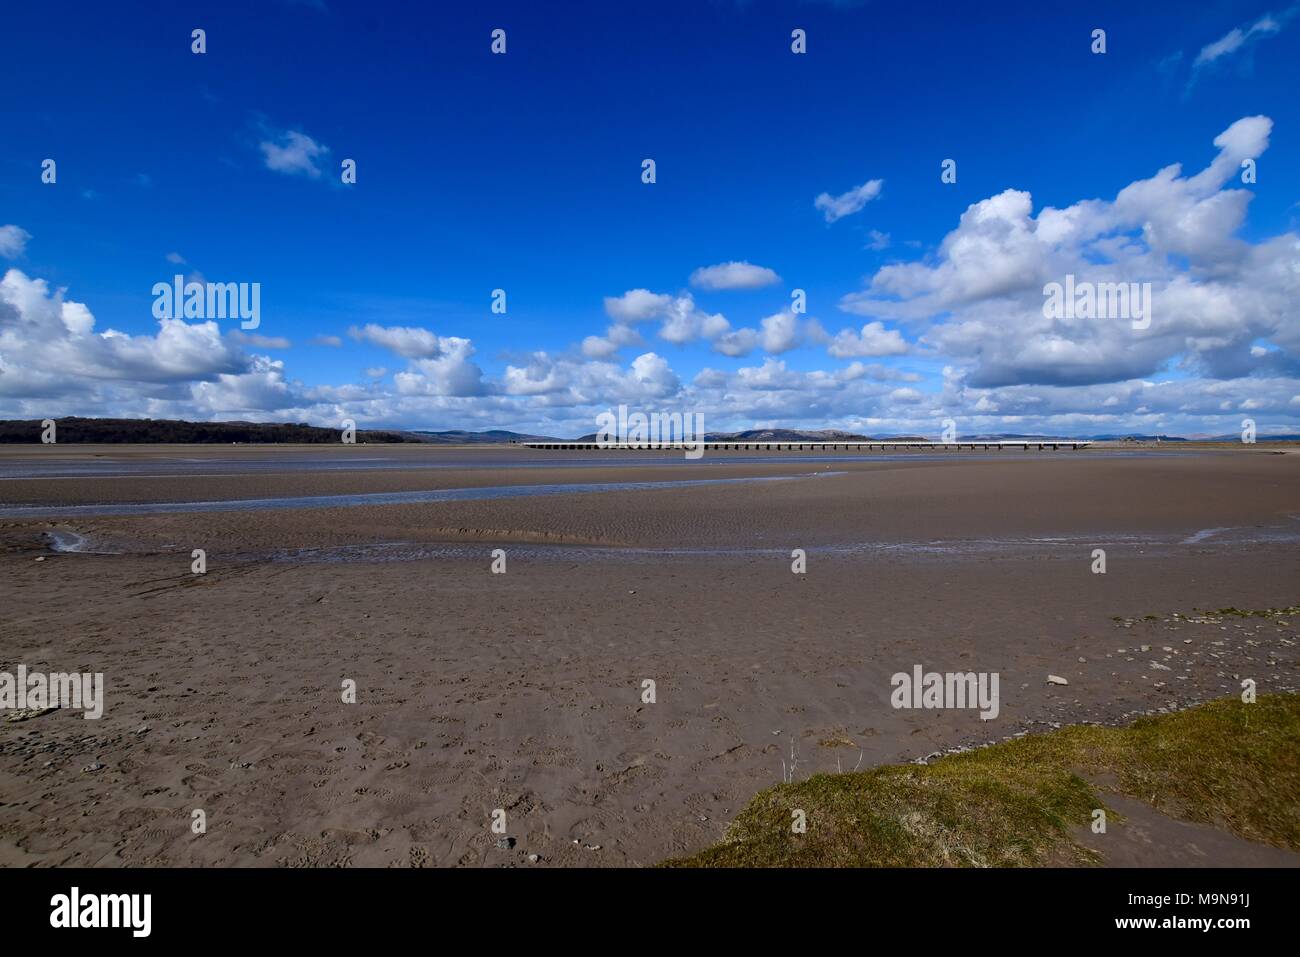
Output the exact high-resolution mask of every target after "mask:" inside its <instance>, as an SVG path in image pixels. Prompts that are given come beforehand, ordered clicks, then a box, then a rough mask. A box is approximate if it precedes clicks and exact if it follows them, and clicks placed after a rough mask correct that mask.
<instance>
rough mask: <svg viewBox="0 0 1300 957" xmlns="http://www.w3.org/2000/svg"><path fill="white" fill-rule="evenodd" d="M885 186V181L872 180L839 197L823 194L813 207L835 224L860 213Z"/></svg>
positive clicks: (814, 201)
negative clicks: (838, 220) (839, 220)
mask: <svg viewBox="0 0 1300 957" xmlns="http://www.w3.org/2000/svg"><path fill="white" fill-rule="evenodd" d="M884 185H885V181H884V180H883V179H872V180H868V181H867V182H865V183H863V184H862V185H861V186H854V187H853V188H852V189H851V190H849V191H848V192H847V193H840V195H838V196H832V195H831V194H830V193H822V194H821V195H820V196H818V197H817V198H816V199H815V200H813V206H814V207H815V208H817V209H819V210H821V211H822V215H824V216H825V217H826V222H828V223H833V222H835V221H836V220H837V219H843V218H844V217H845V216H852V215H853V214H854V213H856V212H859V211H860V210H861V209H862V208H863V207H864V206H866V205H867V203H869V202H871V201H872V200H873V199H875V198H876V197H877V196H879V195H880V188H881V187H882V186H884Z"/></svg>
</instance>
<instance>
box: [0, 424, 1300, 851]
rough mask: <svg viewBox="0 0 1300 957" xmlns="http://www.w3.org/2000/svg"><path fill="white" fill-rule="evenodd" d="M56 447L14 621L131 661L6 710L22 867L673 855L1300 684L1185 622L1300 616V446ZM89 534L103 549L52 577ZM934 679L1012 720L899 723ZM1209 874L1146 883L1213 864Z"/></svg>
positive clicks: (1298, 660)
mask: <svg viewBox="0 0 1300 957" xmlns="http://www.w3.org/2000/svg"><path fill="white" fill-rule="evenodd" d="M48 451H53V450H52V449H30V448H28V449H24V450H22V451H21V452H13V453H11V452H10V450H7V449H5V450H0V582H2V583H3V589H4V594H5V595H6V596H17V599H16V600H11V601H9V602H6V605H5V611H4V614H3V619H2V620H0V670H10V671H12V670H13V669H14V668H15V667H16V666H17V664H18V663H20V662H21V663H23V664H26V665H27V666H28V668H29V669H32V670H77V671H102V672H104V674H105V682H106V688H107V706H106V711H105V715H104V717H103V718H102V719H101V720H98V721H86V720H83V719H82V718H81V717H80V715H79V714H75V713H73V712H70V711H62V712H55V713H51V714H47V715H44V716H41V717H36V718H32V719H30V720H26V721H20V722H12V721H5V720H3V718H0V864H3V865H19V866H23V865H32V864H37V865H69V864H88V865H94V864H133V865H186V864H205V865H214V864H215V865H285V866H293V865H298V866H303V865H306V866H315V865H347V864H350V865H356V866H365V865H382V866H407V865H437V866H450V865H457V864H460V865H488V866H499V865H520V866H554V865H647V864H652V863H655V862H657V861H659V860H662V859H664V858H666V857H668V856H673V855H677V854H681V853H687V852H690V851H694V850H697V849H699V848H701V847H703V846H705V845H707V844H709V843H712V842H714V841H716V840H717V839H718V838H719V837H720V836H721V835H722V832H723V830H724V828H725V826H726V823H727V821H728V820H729V818H730V816H731V815H732V814H733V813H734V812H735V811H736V810H738V808H739V807H740V806H742V805H743V804H744V802H745V801H747V800H748V799H749V798H750V797H751V796H752V795H753V794H754V793H755V792H756V791H758V790H760V789H761V788H763V787H766V786H768V785H771V784H774V783H778V782H779V781H780V780H781V779H782V774H783V763H782V762H783V761H784V763H785V768H786V769H788V768H789V766H790V765H791V764H792V763H795V762H797V763H796V764H795V770H794V773H795V775H796V777H799V778H802V777H804V776H806V775H807V774H811V773H816V772H820V771H835V770H837V769H842V770H850V769H852V768H853V767H855V766H859V765H860V766H862V767H867V766H870V765H873V764H879V763H884V762H894V761H909V760H915V759H917V758H923V757H925V756H926V755H929V754H933V753H935V752H938V751H943V750H945V749H949V748H956V747H960V746H969V745H976V744H980V743H983V742H987V741H991V740H997V739H1001V738H1004V737H1006V736H1008V735H1011V734H1015V733H1020V732H1023V731H1032V730H1039V729H1043V728H1046V727H1050V726H1052V724H1054V723H1055V724H1064V723H1072V722H1077V721H1084V720H1093V721H1108V722H1112V721H1121V720H1125V719H1126V718H1129V717H1131V716H1133V715H1136V714H1138V713H1143V712H1148V711H1153V710H1158V709H1161V708H1180V707H1185V706H1187V705H1190V704H1193V703H1196V702H1198V701H1203V700H1207V699H1209V698H1213V697H1219V696H1222V695H1226V694H1235V693H1238V692H1239V685H1240V680H1241V678H1243V677H1251V678H1254V679H1255V680H1256V681H1257V682H1258V686H1259V690H1260V691H1261V692H1265V691H1294V690H1296V689H1297V688H1298V687H1300V653H1297V650H1296V649H1297V644H1296V643H1297V638H1298V635H1300V621H1293V620H1292V619H1289V618H1283V619H1254V618H1232V617H1222V618H1221V617H1217V616H1213V617H1208V618H1204V619H1201V620H1192V621H1188V620H1170V619H1168V618H1167V616H1168V615H1169V613H1172V612H1183V613H1191V611H1192V609H1194V608H1221V607H1228V606H1234V607H1237V608H1241V609H1262V608H1270V607H1272V608H1277V607H1286V606H1291V605H1296V604H1300V595H1298V594H1297V592H1298V591H1300V589H1297V583H1298V582H1300V548H1297V545H1298V544H1300V519H1298V518H1297V516H1300V457H1297V456H1295V455H1271V454H1269V453H1268V452H1266V451H1263V450H1236V451H1232V450H1225V451H1214V452H1192V453H1182V454H1174V455H1169V454H1163V453H1162V454H1143V453H1138V454H1112V453H1109V452H1104V451H1098V450H1088V451H1085V452H1078V453H1072V452H1058V453H1042V454H1038V453H1035V454H1031V455H1029V456H1024V455H1013V454H1012V453H994V454H992V455H977V454H973V453H969V452H965V453H959V454H949V455H947V456H929V455H916V454H911V455H909V454H902V455H899V454H895V455H890V456H883V457H882V456H874V457H866V458H855V457H853V456H847V455H841V456H807V455H805V456H800V455H798V454H786V455H784V456H780V457H776V456H763V457H762V459H761V460H757V459H754V458H749V457H746V456H745V454H744V453H738V454H733V455H730V456H727V457H723V456H716V457H715V456H710V457H706V459H705V460H703V461H702V462H698V463H689V462H684V461H683V460H681V459H680V458H677V457H673V456H668V455H657V454H654V453H649V454H647V456H648V457H647V458H644V459H639V458H635V457H633V458H631V459H630V460H628V457H627V456H623V457H620V458H616V459H614V460H612V461H604V462H602V461H600V460H599V459H596V460H595V461H594V462H593V461H592V459H593V457H592V456H590V455H585V456H584V455H581V454H574V453H546V452H530V451H527V450H523V449H477V448H476V449H439V448H430V447H427V446H421V447H409V448H408V447H402V448H400V449H397V450H394V449H392V448H389V447H383V448H382V449H378V450H377V449H376V447H355V448H351V449H347V450H346V451H341V450H339V449H330V450H321V449H294V450H285V449H281V448H278V447H276V448H273V449H247V450H245V449H240V450H237V451H231V450H226V449H224V448H221V449H212V448H198V449H196V448H186V449H183V450H178V449H176V448H170V449H157V448H152V449H149V448H145V449H134V448H132V449H124V448H113V449H108V450H105V449H104V448H103V447H100V448H87V449H62V448H60V449H58V455H59V457H58V458H56V457H54V456H46V457H45V458H40V457H39V456H41V455H42V454H43V453H45V452H48ZM352 453H361V454H364V455H365V456H367V457H370V458H371V459H372V460H373V459H378V462H375V461H371V462H369V463H365V462H363V461H362V459H361V454H358V455H356V456H354V457H353V458H350V459H349V458H345V457H344V456H347V455H351V454H352ZM751 456H752V453H751ZM184 460H190V461H184ZM331 463H332V464H331ZM33 468H36V469H38V470H43V471H42V474H41V475H39V476H36V475H32V474H31V472H32V470H33ZM87 468H90V469H93V470H94V471H93V472H91V473H87V472H86V471H85V469H87ZM819 473H825V474H819ZM14 476H19V477H14ZM774 476H780V477H787V479H788V480H785V481H779V482H753V483H750V482H737V483H731V484H718V485H707V486H699V485H697V486H690V487H655V488H641V489H634V490H630V489H619V490H611V491H601V492H586V493H566V494H550V495H546V496H543V497H532V496H527V497H512V498H486V499H479V500H473V501H449V502H430V503H420V504H392V505H371V504H361V505H350V506H348V507H330V508H293V509H289V508H274V507H264V508H259V509H256V510H252V509H250V510H239V511H222V512H179V513H171V514H144V515H129V516H96V515H87V514H79V515H75V516H68V515H66V514H64V515H57V516H53V517H50V518H45V519H42V518H40V517H23V518H16V517H13V516H12V515H10V516H6V515H5V513H4V506H13V505H16V504H20V503H21V504H23V505H26V506H29V507H31V506H51V507H57V506H67V505H94V504H105V503H121V502H136V503H142V502H163V501H166V502H171V503H180V502H197V501H213V500H229V499H253V498H262V499H265V498H274V497H293V496H305V495H313V496H318V495H350V494H371V493H375V492H392V491H419V490H428V489H482V488H497V487H506V486H516V487H517V486H532V485H556V484H561V485H563V484H571V483H628V482H656V483H659V482H670V481H675V480H696V479H699V478H701V477H703V478H708V479H715V478H748V477H774ZM53 533H57V534H58V535H59V536H60V539H59V540H60V541H62V542H63V543H64V544H65V545H67V544H68V543H77V544H79V545H80V546H81V547H82V548H84V549H86V550H85V551H82V552H79V553H67V552H55V551H54V550H53V549H52V547H51V545H52V542H53V541H54V538H52V537H51V536H52V534H53ZM194 548H202V549H204V550H205V551H206V553H207V569H208V570H207V573H206V574H205V575H194V574H192V573H191V571H190V563H191V558H190V554H191V550H192V549H194ZM495 548H502V549H504V550H505V554H506V563H507V566H506V567H507V570H506V573H505V574H493V573H492V571H491V565H492V555H491V553H492V550H493V549H495ZM795 548H801V549H804V550H806V552H807V556H808V566H807V572H806V574H803V575H796V574H793V573H792V572H791V557H790V553H791V550H792V549H795ZM1095 548H1103V549H1105V550H1106V553H1107V573H1106V574H1104V575H1097V574H1093V573H1092V571H1091V565H1092V563H1093V558H1092V551H1093V549H1095ZM95 552H103V554H96V553H95ZM38 557H43V558H44V559H45V560H44V561H41V562H37V561H35V559H36V558H38ZM1148 615H1152V616H1156V617H1155V618H1154V619H1152V620H1142V619H1144V617H1145V616H1148ZM1115 618H1119V619H1122V620H1120V621H1116V620H1114V619H1115ZM1143 645H1146V646H1148V649H1149V650H1148V651H1145V652H1143V651H1141V648H1142V646H1143ZM1120 649H1124V651H1122V652H1121V651H1120ZM1166 649H1167V650H1166ZM1081 659H1082V660H1081ZM916 664H920V665H922V666H923V667H924V668H925V669H926V670H937V671H996V672H999V673H1000V676H1001V707H1000V713H999V715H998V717H997V718H996V719H994V720H992V721H987V722H986V721H981V720H980V718H979V716H978V714H977V712H975V711H973V710H971V711H934V710H929V711H914V710H895V709H893V708H892V707H891V706H890V701H889V696H890V691H891V690H892V689H891V685H890V681H889V679H890V676H891V675H892V674H893V673H894V672H897V671H910V670H911V668H912V666H913V665H916ZM1049 673H1050V674H1054V675H1059V676H1062V677H1065V678H1066V679H1067V680H1068V681H1069V684H1068V685H1067V686H1059V685H1052V684H1048V683H1047V681H1046V676H1047V675H1048V674H1049ZM345 679H350V680H353V681H355V682H356V686H357V703H356V704H345V703H343V702H342V700H341V692H340V686H341V683H342V682H343V681H344V680H345ZM646 679H650V680H653V681H654V682H655V683H656V687H655V692H656V695H655V697H656V700H655V702H654V703H645V702H643V701H642V682H643V681H644V680H646ZM792 751H793V755H794V758H793V761H792V758H791V753H792ZM97 765H100V767H97V768H96V770H91V771H87V770H83V769H85V768H91V767H96V766H97ZM497 808H501V809H504V810H505V812H506V821H507V832H506V833H507V835H508V836H509V837H511V838H513V839H514V840H515V843H514V845H513V846H512V847H509V848H498V847H497V846H496V843H497V840H498V837H499V835H497V834H494V833H493V832H492V831H491V830H490V828H489V825H490V818H491V815H492V812H493V810H494V809H497ZM195 809H202V810H203V811H204V812H205V814H206V816H207V825H208V826H207V833H206V834H203V835H201V836H200V835H194V834H192V833H191V832H190V826H189V825H190V820H191V813H192V811H193V810H195ZM1144 847H1145V846H1144ZM596 848H598V849H596ZM1176 850H1177V849H1175V848H1172V847H1167V848H1165V849H1164V850H1162V849H1161V848H1160V847H1158V846H1156V847H1146V848H1145V849H1144V850H1142V851H1141V854H1140V855H1139V857H1141V858H1142V860H1144V861H1145V862H1147V863H1165V862H1169V863H1178V862H1179V861H1181V860H1185V859H1188V858H1189V855H1188V853H1186V851H1185V849H1183V850H1182V851H1178V852H1177V853H1175V851H1176ZM1251 851H1252V848H1250V847H1249V846H1248V847H1247V848H1245V850H1244V851H1243V850H1242V849H1240V848H1238V849H1237V850H1236V851H1235V852H1234V853H1236V854H1237V856H1238V857H1241V856H1242V855H1243V854H1244V859H1245V860H1247V861H1249V859H1250V857H1251ZM1135 853H1137V852H1134V851H1132V849H1131V848H1130V849H1127V850H1125V852H1124V854H1123V855H1117V859H1116V861H1115V863H1125V864H1129V863H1133V862H1134V861H1133V860H1132V858H1133V855H1134V854H1135ZM1223 853H1224V854H1226V853H1227V852H1226V851H1224V852H1223ZM1259 853H1260V860H1261V861H1264V860H1268V861H1270V862H1272V861H1273V860H1274V858H1275V857H1276V855H1277V854H1278V853H1279V852H1278V851H1276V850H1269V851H1268V853H1267V854H1266V853H1265V851H1264V850H1263V849H1261V850H1260V852H1259ZM532 854H536V855H539V857H540V859H539V861H538V862H537V863H536V864H533V863H530V862H529V855H532ZM1162 854H1164V855H1165V856H1164V857H1162V856H1161V855H1162ZM1268 854H1271V855H1273V856H1272V857H1269V856H1268ZM1191 856H1192V857H1194V856H1195V855H1191ZM1223 862H1224V863H1229V861H1227V860H1224V861H1223ZM1232 862H1234V863H1237V862H1240V861H1236V860H1234V861H1232Z"/></svg>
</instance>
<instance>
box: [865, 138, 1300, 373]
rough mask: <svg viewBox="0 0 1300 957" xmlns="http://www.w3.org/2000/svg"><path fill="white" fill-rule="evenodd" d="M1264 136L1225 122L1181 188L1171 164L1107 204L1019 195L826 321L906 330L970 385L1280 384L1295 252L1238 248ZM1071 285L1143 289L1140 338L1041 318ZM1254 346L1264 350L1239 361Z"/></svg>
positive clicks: (973, 212)
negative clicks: (1045, 203) (1048, 300)
mask: <svg viewBox="0 0 1300 957" xmlns="http://www.w3.org/2000/svg"><path fill="white" fill-rule="evenodd" d="M1271 128H1272V122H1271V121H1270V120H1269V119H1268V118H1267V117H1263V116H1253V117H1245V118H1243V119H1241V120H1238V121H1237V122H1235V123H1233V124H1232V125H1231V126H1230V127H1229V128H1228V129H1227V130H1225V131H1224V132H1223V133H1221V134H1220V135H1219V136H1218V137H1216V138H1215V140H1214V145H1215V146H1216V147H1218V149H1219V153H1218V155H1217V156H1215V158H1214V159H1213V160H1212V161H1211V162H1210V164H1209V165H1208V166H1207V167H1206V168H1205V169H1203V170H1201V171H1200V172H1197V173H1195V174H1194V175H1184V173H1183V171H1182V167H1181V165H1179V164H1173V165H1170V166H1167V167H1165V168H1164V169H1161V170H1160V171H1158V172H1157V173H1156V174H1155V175H1154V176H1152V177H1150V178H1149V179H1144V180H1138V181H1136V182H1134V183H1131V184H1130V185H1128V186H1126V187H1124V188H1123V189H1122V190H1120V191H1119V193H1118V194H1117V195H1116V196H1115V198H1114V199H1112V200H1101V199H1086V200H1081V201H1079V202H1077V203H1075V204H1074V205H1072V206H1069V207H1066V208H1065V209H1056V208H1053V207H1047V208H1044V209H1042V210H1040V211H1039V212H1038V214H1037V215H1035V214H1034V211H1033V202H1032V198H1031V197H1030V195H1029V194H1028V193H1026V192H1022V191H1019V190H1014V189H1008V190H1006V191H1004V192H1002V193H1000V194H998V195H996V196H993V197H990V198H988V199H985V200H981V201H980V202H977V203H975V204H973V205H972V206H970V207H969V208H968V209H967V210H966V211H965V213H963V214H962V216H961V219H960V220H959V222H958V224H957V227H956V228H955V229H954V230H953V231H952V232H950V233H949V234H948V235H947V236H946V237H945V238H944V240H943V242H942V243H941V245H940V247H939V250H938V254H937V256H936V257H935V258H934V259H932V260H928V261H922V262H913V263H900V264H891V265H888V266H885V267H883V268H882V269H880V270H878V271H877V272H876V273H875V275H874V276H872V277H871V279H870V281H869V284H868V288H867V290H866V291H864V292H860V293H854V294H851V295H849V296H846V297H845V298H844V299H843V300H842V301H841V308H843V309H845V310H846V311H848V312H851V313H856V314H859V315H863V316H868V317H876V318H879V319H895V320H898V321H902V322H911V323H916V324H918V325H919V326H920V327H921V329H922V330H923V332H922V335H921V342H922V343H923V344H924V345H926V346H928V347H931V348H933V349H934V350H936V351H938V352H940V353H942V354H944V355H946V356H949V357H951V358H953V359H955V360H957V361H958V362H960V363H961V364H962V366H963V369H964V374H967V375H968V377H969V382H970V384H971V385H973V386H986V387H994V386H1004V385H1012V384H1020V383H1034V384H1039V385H1086V384H1092V383H1102V382H1116V381H1123V380H1128V379H1134V378H1141V377H1149V376H1151V375H1153V374H1154V373H1156V372H1157V371H1158V370H1161V369H1163V368H1166V367H1167V366H1169V365H1170V364H1173V365H1174V366H1176V367H1178V368H1181V369H1183V370H1184V371H1185V372H1186V373H1190V374H1203V375H1207V376H1209V377H1211V378H1231V377H1236V376H1242V375H1251V374H1260V375H1262V374H1276V373H1281V372H1286V370H1288V369H1290V370H1294V368H1295V364H1296V358H1297V355H1300V352H1298V351H1297V350H1298V348H1300V323H1297V321H1296V318H1297V316H1296V302H1297V294H1298V293H1300V240H1298V238H1297V237H1296V236H1295V235H1294V234H1286V235H1282V236H1278V237H1275V238H1273V239H1266V240H1263V241H1261V242H1259V243H1255V244H1252V243H1249V242H1246V241H1245V240H1243V239H1241V238H1240V237H1239V236H1238V235H1237V234H1238V230H1239V228H1240V226H1241V225H1242V223H1243V221H1244V219H1245V214H1246V210H1247V207H1248V205H1249V203H1250V200H1251V198H1252V193H1251V192H1250V191H1249V190H1247V189H1242V188H1239V187H1240V184H1239V181H1238V180H1237V174H1238V173H1239V171H1240V166H1241V162H1242V160H1244V159H1248V158H1256V157H1258V156H1259V155H1260V154H1261V153H1263V152H1264V151H1265V150H1266V149H1267V148H1268V140H1269V133H1270V131H1271ZM1070 275H1072V276H1074V277H1075V281H1076V282H1090V283H1117V282H1118V283H1150V284H1151V290H1152V321H1151V324H1150V328H1148V329H1145V330H1135V329H1134V328H1133V327H1132V325H1131V323H1129V322H1128V321H1123V320H1121V319H1119V318H1115V319H1104V320H1099V319H1082V318H1079V319H1065V318H1048V317H1047V316H1045V315H1044V309H1043V301H1044V296H1043V291H1044V286H1045V285H1046V284H1047V283H1051V282H1057V283H1061V282H1064V280H1065V278H1066V277H1067V276H1070ZM1260 339H1264V340H1268V341H1270V342H1272V343H1273V344H1274V345H1275V346H1276V347H1277V349H1276V350H1275V351H1270V352H1269V353H1268V354H1267V355H1265V356H1258V355H1254V354H1252V351H1251V347H1252V345H1253V344H1255V342H1256V340H1260ZM850 342H851V340H846V344H848V343H850Z"/></svg>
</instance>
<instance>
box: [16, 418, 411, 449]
mask: <svg viewBox="0 0 1300 957" xmlns="http://www.w3.org/2000/svg"><path fill="white" fill-rule="evenodd" d="M54 425H55V438H56V440H57V442H58V444H59V445H64V444H68V443H77V442H102V443H128V442H129V443H137V442H138V443H150V442H157V443H179V442H192V443H205V442H206V443H222V444H227V445H228V444H229V443H231V442H251V443H283V442H303V443H311V444H320V445H326V444H338V443H339V442H340V441H341V438H340V437H341V436H342V434H343V431H342V429H322V428H319V427H317V426H314V425H307V424H306V423H303V422H299V423H290V422H184V421H181V420H177V419H83V418H78V417H75V416H69V417H67V418H63V419H55V420H54ZM44 431H45V427H44V426H43V424H42V420H40V419H0V443H18V442H25V443H33V442H34V443H40V442H41V434H42V433H43V432H44ZM357 441H358V442H419V441H420V440H419V439H418V438H416V437H415V436H413V435H408V434H405V433H402V432H392V431H369V430H358V431H357Z"/></svg>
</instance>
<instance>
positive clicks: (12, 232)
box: [0, 224, 32, 259]
mask: <svg viewBox="0 0 1300 957" xmlns="http://www.w3.org/2000/svg"><path fill="white" fill-rule="evenodd" d="M31 238H32V234H31V233H29V232H28V231H27V230H25V229H23V228H22V227H21V226H14V225H12V224H10V225H8V226H0V256H3V257H4V258H5V259H17V258H18V257H19V256H21V255H22V254H23V251H24V250H26V248H27V240H29V239H31Z"/></svg>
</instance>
